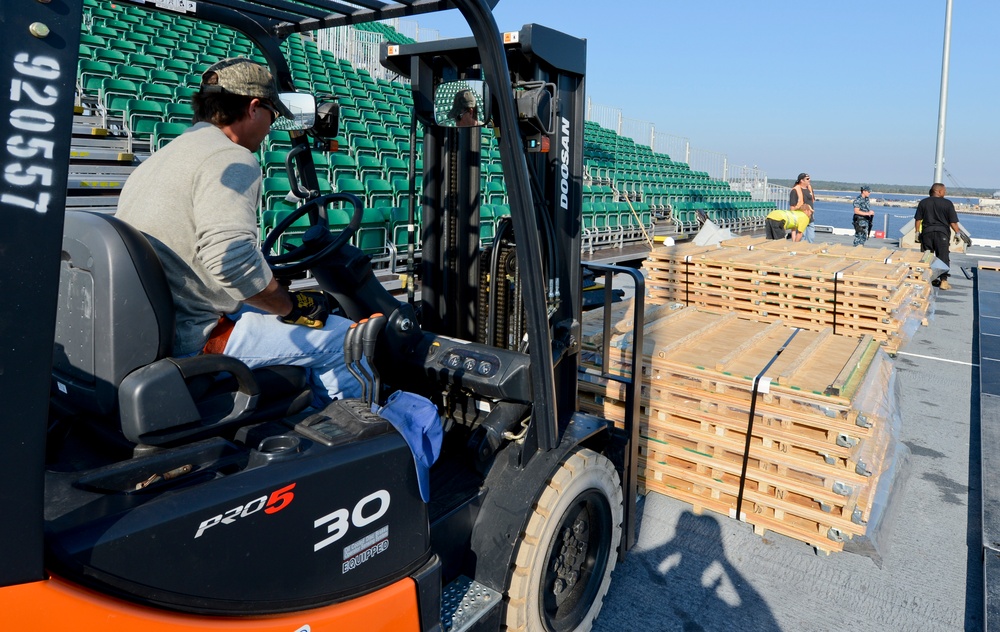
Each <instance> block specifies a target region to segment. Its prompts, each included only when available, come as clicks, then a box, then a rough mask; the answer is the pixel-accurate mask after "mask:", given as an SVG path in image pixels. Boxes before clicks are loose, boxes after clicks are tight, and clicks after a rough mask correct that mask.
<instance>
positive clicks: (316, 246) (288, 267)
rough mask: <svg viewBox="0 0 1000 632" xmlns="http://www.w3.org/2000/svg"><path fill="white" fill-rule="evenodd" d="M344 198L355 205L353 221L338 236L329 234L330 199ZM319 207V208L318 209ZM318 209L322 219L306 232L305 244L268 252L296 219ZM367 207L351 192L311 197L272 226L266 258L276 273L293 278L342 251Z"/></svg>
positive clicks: (264, 249)
mask: <svg viewBox="0 0 1000 632" xmlns="http://www.w3.org/2000/svg"><path fill="white" fill-rule="evenodd" d="M337 201H343V202H347V203H348V204H350V205H351V206H353V207H354V214H353V215H352V216H351V221H350V222H349V223H348V224H347V227H346V228H344V230H342V231H340V232H339V233H338V234H337V235H336V236H330V234H329V233H330V226H329V223H328V220H327V215H326V206H327V205H328V204H330V203H331V202H337ZM317 207H318V208H317ZM312 210H317V211H318V217H319V222H317V223H316V224H313V225H312V226H311V227H310V228H309V229H308V230H307V231H306V232H305V234H304V235H303V238H302V245H301V246H297V247H295V248H293V249H292V250H290V251H289V252H286V253H284V254H269V253H270V252H271V250H272V249H273V248H274V245H275V244H276V243H277V241H278V238H279V237H281V235H283V234H284V233H285V231H286V230H288V227H289V226H291V225H292V224H293V223H294V222H295V221H296V220H298V219H299V218H301V217H303V216H304V215H305V214H306V213H308V212H310V211H312ZM363 215H364V208H363V205H362V203H361V200H360V199H358V197H357V196H356V195H353V194H351V193H328V194H326V195H321V196H319V197H317V198H314V199H312V200H309V201H308V202H306V203H305V204H303V205H302V206H300V207H299V208H297V209H295V210H294V211H292V212H291V213H289V214H288V215H287V216H286V217H285V218H284V219H282V220H281V221H280V222H278V224H277V225H276V226H275V227H274V228H272V229H271V231H270V232H269V233H268V234H267V237H266V238H265V239H264V243H263V244H261V247H260V248H261V250H262V251H264V260H265V261H267V263H268V265H269V266H271V270H272V271H273V272H274V274H275V275H277V276H281V277H291V276H295V275H298V274H300V273H302V272H305V271H306V270H308V269H310V268H312V267H314V266H315V265H316V264H318V263H319V262H320V261H322V260H323V259H324V258H326V257H328V256H330V255H331V254H333V253H335V252H337V251H338V250H340V249H341V248H342V247H343V246H344V244H346V243H347V242H348V241H350V239H351V237H353V236H354V233H356V232H357V231H358V228H359V227H360V226H361V218H362V216H363Z"/></svg>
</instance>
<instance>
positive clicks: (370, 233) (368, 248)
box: [352, 208, 389, 260]
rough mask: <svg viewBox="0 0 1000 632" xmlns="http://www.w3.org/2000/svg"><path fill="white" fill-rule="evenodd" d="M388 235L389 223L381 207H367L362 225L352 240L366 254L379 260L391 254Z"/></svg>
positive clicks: (362, 217) (363, 214)
mask: <svg viewBox="0 0 1000 632" xmlns="http://www.w3.org/2000/svg"><path fill="white" fill-rule="evenodd" d="M388 236H389V233H388V224H387V223H386V221H385V216H384V215H383V214H382V211H381V209H376V208H366V209H365V210H364V212H363V213H362V216H361V226H359V227H358V232H356V233H355V234H354V238H353V240H352V241H353V242H354V245H355V246H356V247H357V248H359V249H360V250H361V251H362V252H364V253H365V254H366V255H368V256H370V257H372V258H373V259H375V260H378V259H383V258H386V257H387V256H388V254H389V251H388V243H387V240H388Z"/></svg>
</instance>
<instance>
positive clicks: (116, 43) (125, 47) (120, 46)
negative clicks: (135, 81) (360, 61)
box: [108, 33, 139, 57]
mask: <svg viewBox="0 0 1000 632" xmlns="http://www.w3.org/2000/svg"><path fill="white" fill-rule="evenodd" d="M123 36H124V33H123ZM108 46H109V47H110V48H111V50H116V51H119V52H121V53H122V54H124V55H125V56H126V57H128V55H129V54H131V53H138V52H139V46H138V44H135V43H133V42H129V41H127V40H123V39H118V40H110V41H109V42H108Z"/></svg>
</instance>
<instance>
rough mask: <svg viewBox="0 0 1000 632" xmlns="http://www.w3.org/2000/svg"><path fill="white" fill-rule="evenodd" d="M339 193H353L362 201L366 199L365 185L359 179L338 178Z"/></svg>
mask: <svg viewBox="0 0 1000 632" xmlns="http://www.w3.org/2000/svg"><path fill="white" fill-rule="evenodd" d="M337 193H353V194H354V195H356V196H358V197H359V198H361V199H362V200H364V199H365V185H364V184H362V182H361V180H358V179H357V178H348V177H341V178H337Z"/></svg>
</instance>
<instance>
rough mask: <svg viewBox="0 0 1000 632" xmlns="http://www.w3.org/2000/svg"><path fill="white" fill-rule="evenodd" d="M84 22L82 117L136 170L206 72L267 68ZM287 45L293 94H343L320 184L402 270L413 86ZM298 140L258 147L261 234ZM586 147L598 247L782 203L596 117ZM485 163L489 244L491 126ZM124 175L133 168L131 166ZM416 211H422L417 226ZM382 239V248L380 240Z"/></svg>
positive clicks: (206, 43) (318, 155) (121, 15)
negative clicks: (350, 198)
mask: <svg viewBox="0 0 1000 632" xmlns="http://www.w3.org/2000/svg"><path fill="white" fill-rule="evenodd" d="M84 16H85V18H84V23H83V31H82V33H81V39H80V51H81V57H80V62H79V65H78V73H77V75H78V80H77V89H78V94H79V100H80V103H81V105H82V107H83V111H84V112H88V113H90V116H91V118H88V119H87V120H88V121H90V120H95V121H96V120H98V119H99V120H100V125H99V127H101V128H103V130H100V133H101V134H110V136H111V137H112V138H113V139H117V140H114V143H121V142H124V149H125V150H127V151H119V150H116V151H118V154H116V155H121V156H128V160H130V161H132V162H131V165H132V167H133V168H134V165H135V164H138V162H140V161H141V160H142V159H144V157H145V156H147V155H149V154H150V153H151V152H154V151H156V150H157V149H159V148H161V147H162V146H163V145H164V144H166V143H167V142H169V141H170V140H171V139H173V138H175V137H176V136H177V135H178V134H180V133H181V132H183V130H184V129H186V128H187V126H188V125H190V123H191V119H192V115H193V111H192V108H191V105H190V104H191V98H192V96H193V95H194V94H195V92H196V90H197V86H198V84H199V83H200V81H201V74H202V73H203V72H204V70H205V69H207V68H208V67H209V66H210V65H211V64H212V63H214V62H216V61H218V60H219V59H222V58H225V57H228V56H237V55H241V56H247V57H250V58H251V59H255V60H256V61H259V62H263V61H264V59H263V57H262V56H261V55H260V54H259V52H257V51H256V50H255V49H254V47H253V45H252V43H251V42H250V40H249V39H247V38H246V37H245V36H243V35H242V34H240V33H237V32H235V31H232V30H230V29H227V28H225V27H217V26H214V25H209V24H202V23H199V22H196V21H194V20H192V19H190V18H187V17H185V16H182V15H172V14H167V13H156V12H149V11H146V10H144V9H142V8H140V7H136V6H121V5H118V4H114V3H112V2H109V1H107V0H84ZM357 28H359V29H362V30H367V31H370V32H373V33H377V34H379V35H380V36H381V37H383V38H384V39H386V40H388V41H391V42H395V43H406V42H410V41H412V40H409V39H408V38H406V37H404V36H403V35H401V34H399V33H398V32H397V31H395V30H394V29H392V28H391V27H389V26H387V25H385V24H380V23H372V24H367V25H360V26H358V27H357ZM281 47H282V50H283V52H284V53H285V54H286V55H287V56H288V58H289V60H290V69H291V72H292V78H293V83H294V85H295V86H296V88H297V89H299V90H303V91H309V92H312V93H314V94H322V95H335V96H336V97H337V98H338V99H339V101H340V105H341V136H340V138H339V139H338V141H339V145H340V149H339V150H338V151H336V152H318V151H317V152H314V153H313V162H314V163H315V164H316V166H317V175H318V177H319V179H320V183H321V186H320V188H321V189H322V190H323V192H327V191H332V190H337V191H348V192H351V193H354V194H355V195H357V196H358V197H359V198H361V199H362V200H363V201H364V203H365V205H366V207H369V209H370V211H369V212H366V213H365V230H364V231H361V232H359V235H357V236H355V243H356V244H357V245H360V246H361V247H362V248H363V249H364V250H365V251H366V252H368V253H369V254H371V255H372V256H373V257H374V258H375V260H376V261H377V262H380V263H382V264H384V265H395V261H396V260H397V258H398V255H399V251H400V249H402V248H405V243H406V221H405V218H406V216H407V214H408V209H409V204H410V187H411V183H410V181H409V179H408V173H409V152H410V125H411V112H410V107H411V106H412V97H411V95H410V93H409V90H408V86H406V85H405V84H403V83H400V82H398V81H389V80H387V79H383V78H379V79H375V78H373V77H372V75H371V74H370V73H369V71H368V70H367V69H365V68H359V67H355V66H354V65H353V64H352V63H351V62H350V61H348V60H346V59H340V58H338V57H337V56H336V55H335V54H334V53H332V52H330V51H327V50H320V49H319V48H318V47H317V45H316V43H315V42H314V41H313V40H311V39H309V38H308V37H307V36H303V35H301V34H293V35H291V36H290V37H288V38H287V39H286V40H285V41H284V42H283V43H282V45H281ZM458 87H459V86H457V84H456V85H454V86H452V88H453V89H454V90H457V89H458ZM451 100H452V99H451V95H444V96H443V97H440V98H439V99H438V101H437V103H436V105H437V106H439V107H442V108H446V109H447V108H450V106H451ZM94 117H96V118H94ZM94 129H97V128H96V127H95V128H94ZM95 133H96V132H95ZM416 133H417V142H416V147H415V150H416V152H417V161H416V162H417V170H416V176H415V180H416V187H417V188H416V191H417V195H418V196H419V192H420V180H421V171H422V161H421V160H420V159H419V157H420V153H419V152H420V150H421V148H422V143H423V141H422V138H423V127H422V126H417V130H416ZM98 136H99V135H98ZM93 142H95V143H96V142H99V139H98V140H95V141H93ZM109 142H110V141H109ZM114 146H115V147H119V145H118V144H115V145H114ZM291 146H292V145H291V138H290V136H289V134H288V133H287V132H279V131H274V132H272V133H271V134H270V135H269V137H268V139H267V140H266V141H265V146H264V147H262V148H261V151H260V152H258V157H259V159H260V162H261V168H262V171H263V173H264V176H265V180H264V184H263V186H262V189H263V195H262V201H261V207H260V227H261V229H262V230H267V229H268V228H269V227H271V226H273V225H274V224H275V222H276V221H277V220H278V219H280V217H283V216H284V215H283V214H285V213H287V212H289V211H290V210H291V209H293V208H294V207H295V202H294V201H289V200H288V199H286V195H287V193H288V181H287V174H286V173H285V165H284V157H285V155H286V154H287V150H288V149H290V148H291ZM583 153H584V171H585V173H584V180H583V199H584V204H583V235H584V246H585V248H588V249H594V248H596V247H609V246H611V247H615V246H617V247H621V246H622V245H625V244H628V243H630V242H639V241H645V240H648V239H650V238H651V236H652V234H653V230H654V222H655V223H656V227H659V228H662V226H664V225H668V226H673V228H674V230H676V231H677V232H691V231H693V230H696V229H697V227H698V225H699V214H703V216H706V217H708V219H711V220H712V221H713V222H716V223H717V224H719V225H720V226H722V227H726V228H731V229H733V230H736V231H739V230H745V229H752V228H758V227H760V226H763V221H764V216H765V215H766V214H767V213H768V212H769V211H770V210H772V209H773V208H774V204H772V203H767V202H759V201H754V200H751V199H750V195H749V194H748V193H746V192H739V191H734V190H732V189H731V188H730V185H729V183H728V182H725V181H721V180H715V179H713V178H711V177H710V176H709V174H707V173H705V172H701V171H694V170H692V169H691V168H690V166H689V165H687V164H685V163H682V162H678V161H674V160H672V159H671V158H670V156H668V155H666V154H663V153H657V152H654V151H653V150H652V149H650V148H649V147H646V146H643V145H640V144H637V143H636V142H635V141H634V140H633V139H631V138H628V137H624V136H620V135H618V134H617V133H615V132H614V131H612V130H610V129H607V128H604V127H601V126H600V125H598V124H597V123H595V122H592V121H587V122H586V124H585V129H584V148H583ZM481 156H482V169H481V198H480V199H481V202H482V203H481V205H480V227H481V230H480V232H481V238H482V241H483V243H489V242H490V241H491V240H492V239H493V236H494V235H495V232H496V226H497V223H498V222H499V220H500V218H501V217H503V216H504V215H509V206H507V191H506V185H505V183H504V178H503V169H502V167H501V165H500V154H499V150H498V146H497V139H496V138H495V136H494V134H493V131H492V130H491V129H489V128H484V129H483V130H482V149H481ZM116 168H118V167H116ZM120 168H121V169H126V170H127V167H126V166H124V165H123V166H121V167H120ZM120 175H121V174H120V173H118V172H115V176H116V177H115V178H114V179H109V180H108V182H107V184H108V185H109V186H107V187H105V188H108V189H115V188H116V187H119V188H120V180H122V178H121V177H119V176H120ZM92 181H93V179H91V180H87V179H86V178H84V179H83V180H81V182H92ZM331 183H335V186H331ZM74 199H78V198H74ZM79 199H82V198H79ZM113 199H114V198H111V197H109V198H108V200H113ZM95 206H99V205H95ZM110 206H111V208H113V203H111V204H110ZM419 214H420V209H419V205H418V207H417V215H418V221H419ZM342 220H343V221H346V220H344V217H343V216H342V215H341V214H339V213H338V214H336V222H340V221H342ZM336 222H334V223H336ZM417 237H418V244H417V249H418V251H419V234H418V236H417ZM290 239H294V235H292V236H290ZM380 239H381V243H380V244H377V243H375V242H377V241H378V240H380Z"/></svg>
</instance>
